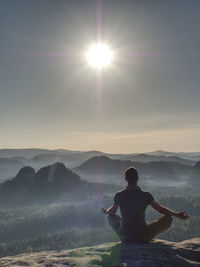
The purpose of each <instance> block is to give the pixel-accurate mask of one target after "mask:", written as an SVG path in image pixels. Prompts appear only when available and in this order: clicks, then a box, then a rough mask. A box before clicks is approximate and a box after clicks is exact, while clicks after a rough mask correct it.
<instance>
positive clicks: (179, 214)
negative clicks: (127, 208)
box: [151, 200, 189, 220]
mask: <svg viewBox="0 0 200 267" xmlns="http://www.w3.org/2000/svg"><path fill="white" fill-rule="evenodd" d="M151 206H152V208H153V209H154V210H156V211H158V212H159V213H161V214H164V215H170V216H175V217H177V218H179V219H182V220H185V219H187V218H188V217H189V216H188V214H187V212H186V211H181V212H175V211H174V210H171V209H168V208H166V207H164V206H162V205H160V204H159V203H158V202H156V201H155V200H153V201H152V202H151Z"/></svg>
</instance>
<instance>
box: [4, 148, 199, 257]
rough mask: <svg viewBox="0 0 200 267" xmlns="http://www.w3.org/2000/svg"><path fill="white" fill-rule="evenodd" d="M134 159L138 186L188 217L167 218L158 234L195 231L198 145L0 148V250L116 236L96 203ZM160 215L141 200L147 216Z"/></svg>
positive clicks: (172, 236) (108, 199)
mask: <svg viewBox="0 0 200 267" xmlns="http://www.w3.org/2000/svg"><path fill="white" fill-rule="evenodd" d="M130 166H135V167H136V168H137V170H138V172H139V186H140V187H141V188H142V189H143V190H145V191H149V192H150V193H151V194H152V195H153V196H154V198H155V199H156V200H158V201H159V202H160V203H161V204H163V205H165V206H168V207H169V208H171V209H175V210H177V211H183V210H187V212H188V213H189V215H190V218H189V219H188V220H186V221H180V220H178V219H176V218H174V222H173V225H172V227H171V228H170V229H169V230H168V231H167V232H165V233H163V234H162V235H160V236H159V238H161V239H162V238H163V239H167V240H171V241H182V240H184V239H190V238H193V237H199V236H200V195H199V188H200V153H173V152H165V151H155V152H150V153H146V154H127V155H125V154H106V153H102V152H99V151H88V152H81V151H69V150H42V149H21V150H20V149H19V150H18V149H16V150H13V149H10V150H9V149H6V150H5V149H4V150H0V179H1V184H0V256H5V255H14V254H18V253H21V252H26V251H41V250H52V249H68V248H75V247H81V246H86V245H94V244H100V243H103V242H108V241H114V240H118V237H117V236H116V235H115V233H114V232H113V231H112V229H110V227H109V226H108V223H107V219H106V216H105V215H104V214H102V213H101V207H105V208H107V207H109V206H110V205H111V204H112V203H113V197H114V195H115V192H117V191H119V190H122V189H123V188H124V187H125V186H126V183H125V180H124V171H125V169H126V168H128V167H130ZM159 216H160V215H159V214H158V213H156V212H154V211H153V210H152V208H150V207H148V209H147V214H146V219H147V222H150V221H151V220H153V219H156V218H157V217H159Z"/></svg>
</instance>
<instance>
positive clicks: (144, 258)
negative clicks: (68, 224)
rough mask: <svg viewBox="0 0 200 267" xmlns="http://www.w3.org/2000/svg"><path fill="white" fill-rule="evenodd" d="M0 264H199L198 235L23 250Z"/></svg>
mask: <svg viewBox="0 0 200 267" xmlns="http://www.w3.org/2000/svg"><path fill="white" fill-rule="evenodd" d="M0 266H1V267H7V266H9V267H11V266H12V267H19V266H20V267H21V266H31V267H36V266H37V267H39V266H40V267H58V266H59V267H61V266H74V267H75V266H80V267H86V266H90V267H91V266H92V267H97V266H104V267H117V266H121V267H132V266H133V267H144V266H145V267H156V266H169V267H172V266H175V267H178V266H181V267H182V266H183V267H184V266H200V238H194V239H190V240H185V241H183V242H168V241H165V240H158V239H156V240H154V241H152V242H151V243H149V244H139V243H135V244H133V243H130V244H121V243H120V242H116V243H105V244H102V245H98V246H92V247H84V248H78V249H72V250H62V251H43V252H34V253H24V254H20V255H17V256H9V257H4V258H1V259H0Z"/></svg>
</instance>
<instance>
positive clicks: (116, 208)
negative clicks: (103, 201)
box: [106, 203, 118, 214]
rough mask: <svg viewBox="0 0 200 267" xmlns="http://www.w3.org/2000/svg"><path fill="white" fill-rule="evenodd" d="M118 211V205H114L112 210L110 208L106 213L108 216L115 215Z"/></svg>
mask: <svg viewBox="0 0 200 267" xmlns="http://www.w3.org/2000/svg"><path fill="white" fill-rule="evenodd" d="M117 210H118V205H117V204H115V203H114V204H113V205H112V206H111V207H110V208H108V209H107V210H106V213H107V214H115V213H116V212H117Z"/></svg>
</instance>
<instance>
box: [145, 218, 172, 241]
mask: <svg viewBox="0 0 200 267" xmlns="http://www.w3.org/2000/svg"><path fill="white" fill-rule="evenodd" d="M171 224H172V217H171V216H170V215H163V216H161V217H159V218H158V219H157V220H156V221H153V222H151V223H149V224H148V225H147V226H148V240H149V241H151V239H152V238H154V237H155V236H157V235H159V234H161V233H163V232H164V231H166V230H167V229H168V228H169V227H170V226H171Z"/></svg>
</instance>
